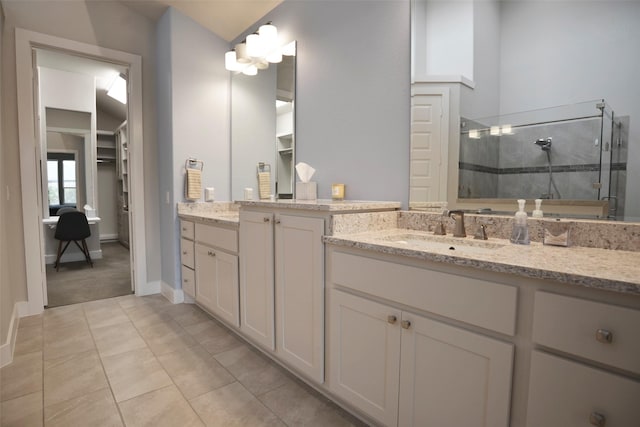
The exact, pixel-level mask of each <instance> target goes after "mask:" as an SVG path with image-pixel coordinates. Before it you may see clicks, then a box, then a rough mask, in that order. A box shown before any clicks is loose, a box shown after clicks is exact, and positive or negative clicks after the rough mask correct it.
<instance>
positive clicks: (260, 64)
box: [254, 60, 269, 70]
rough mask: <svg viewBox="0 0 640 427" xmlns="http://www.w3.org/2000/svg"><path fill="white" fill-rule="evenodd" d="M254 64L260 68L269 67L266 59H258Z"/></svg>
mask: <svg viewBox="0 0 640 427" xmlns="http://www.w3.org/2000/svg"><path fill="white" fill-rule="evenodd" d="M254 65H255V66H256V68H257V69H258V70H266V69H267V68H269V63H268V62H267V61H266V60H260V61H256V62H254Z"/></svg>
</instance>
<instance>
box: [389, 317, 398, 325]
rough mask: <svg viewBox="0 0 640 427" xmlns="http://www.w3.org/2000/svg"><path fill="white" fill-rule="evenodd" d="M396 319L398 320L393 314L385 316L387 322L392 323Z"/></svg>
mask: <svg viewBox="0 0 640 427" xmlns="http://www.w3.org/2000/svg"><path fill="white" fill-rule="evenodd" d="M396 320H398V318H397V317H396V316H394V315H393V314H391V315H389V316H387V322H389V323H391V324H392V325H393V324H394V323H396Z"/></svg>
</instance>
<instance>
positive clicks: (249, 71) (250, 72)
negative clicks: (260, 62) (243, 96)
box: [242, 64, 258, 76]
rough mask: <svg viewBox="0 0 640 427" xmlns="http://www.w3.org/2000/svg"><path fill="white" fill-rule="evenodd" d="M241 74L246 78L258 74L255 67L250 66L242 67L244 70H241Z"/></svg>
mask: <svg viewBox="0 0 640 427" xmlns="http://www.w3.org/2000/svg"><path fill="white" fill-rule="evenodd" d="M242 74H245V75H247V76H255V75H256V74H258V69H257V68H256V66H255V65H253V64H251V65H248V66H246V67H244V69H243V70H242Z"/></svg>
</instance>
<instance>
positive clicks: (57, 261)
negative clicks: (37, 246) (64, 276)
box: [56, 240, 71, 271]
mask: <svg viewBox="0 0 640 427" xmlns="http://www.w3.org/2000/svg"><path fill="white" fill-rule="evenodd" d="M69 243H71V241H68V242H67V244H66V245H64V248H63V249H62V252H60V246H62V240H60V244H59V245H58V259H57V260H56V271H59V269H60V258H62V255H64V251H66V250H67V248H68V247H69Z"/></svg>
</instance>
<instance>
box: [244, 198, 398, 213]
mask: <svg viewBox="0 0 640 427" xmlns="http://www.w3.org/2000/svg"><path fill="white" fill-rule="evenodd" d="M236 203H237V204H239V205H240V206H250V207H265V208H284V209H304V210H314V211H328V212H354V211H355V212H358V211H376V210H390V209H400V207H401V203H400V202H377V201H367V200H343V201H336V200H331V199H318V200H296V199H291V200H287V199H284V200H277V201H270V200H242V201H237V202H236Z"/></svg>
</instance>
